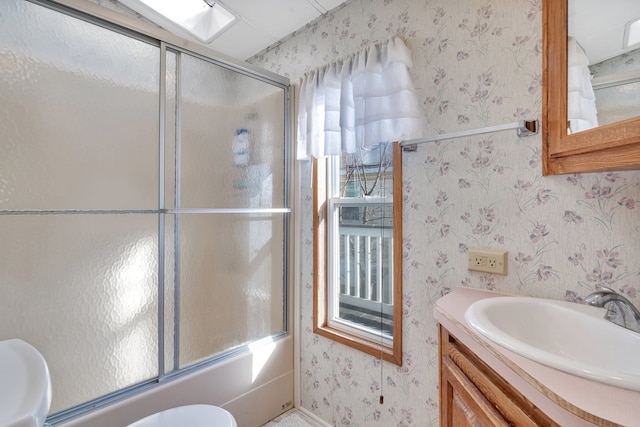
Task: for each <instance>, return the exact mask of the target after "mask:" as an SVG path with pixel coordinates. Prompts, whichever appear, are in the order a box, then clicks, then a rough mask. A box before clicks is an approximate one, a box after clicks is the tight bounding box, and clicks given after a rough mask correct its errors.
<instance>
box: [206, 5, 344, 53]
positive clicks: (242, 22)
mask: <svg viewBox="0 0 640 427" xmlns="http://www.w3.org/2000/svg"><path fill="white" fill-rule="evenodd" d="M344 1H345V0H219V3H220V4H222V5H223V6H224V7H225V8H226V9H227V10H229V11H230V12H232V13H234V14H235V15H237V16H238V17H239V18H240V19H239V20H238V22H237V23H236V24H234V25H233V26H232V27H231V28H229V29H228V30H227V31H225V32H224V33H222V34H221V35H220V36H219V37H218V38H216V39H215V40H214V41H213V42H212V43H211V44H210V47H211V48H212V49H213V50H216V51H218V52H220V53H224V54H225V55H229V56H231V57H234V58H236V59H239V60H245V59H248V58H250V57H252V56H253V55H255V54H257V53H259V52H261V51H262V50H264V49H266V48H267V47H269V46H271V45H272V44H274V43H275V42H277V41H279V40H281V39H283V38H284V37H286V36H288V35H289V34H291V33H293V32H294V31H296V30H298V29H300V28H302V27H304V26H305V25H306V24H307V23H309V22H311V21H313V20H315V19H317V18H318V17H320V16H321V15H324V14H326V13H327V12H328V11H330V10H331V9H333V8H335V7H337V6H339V5H340V4H341V3H344Z"/></svg>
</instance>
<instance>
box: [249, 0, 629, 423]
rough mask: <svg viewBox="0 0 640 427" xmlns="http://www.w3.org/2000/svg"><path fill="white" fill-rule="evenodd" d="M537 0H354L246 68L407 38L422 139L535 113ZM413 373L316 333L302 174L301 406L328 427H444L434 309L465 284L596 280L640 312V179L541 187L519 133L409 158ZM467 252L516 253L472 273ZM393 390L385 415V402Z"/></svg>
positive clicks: (562, 293) (529, 285)
mask: <svg viewBox="0 0 640 427" xmlns="http://www.w3.org/2000/svg"><path fill="white" fill-rule="evenodd" d="M541 23H542V18H541V1H540V0H484V1H482V2H470V1H465V0H412V1H408V0H404V1H403V0H352V1H350V2H348V3H347V4H346V6H344V7H341V8H338V9H336V10H335V11H333V12H331V13H329V14H328V15H327V16H326V17H325V18H324V19H322V20H320V21H317V22H315V23H313V24H311V25H309V26H307V27H305V28H303V29H301V30H300V31H298V32H297V33H295V34H293V36H292V37H290V38H288V39H286V40H285V41H284V42H283V43H281V44H280V45H279V46H276V47H273V48H271V49H270V50H268V51H266V52H263V53H262V54H260V55H259V56H257V57H255V58H253V60H252V62H253V63H254V64H255V65H259V66H263V67H265V68H267V69H269V70H271V71H275V72H277V73H280V74H283V75H286V76H288V77H291V78H297V77H299V76H301V75H302V74H303V73H304V72H305V71H306V70H309V69H312V68H314V67H318V66H320V65H322V64H325V63H327V62H330V61H331V60H333V59H336V58H339V57H342V56H345V55H349V54H351V53H353V52H354V51H357V50H358V49H360V48H362V47H364V46H367V45H368V44H369V43H372V42H375V41H379V40H385V39H387V38H388V37H390V36H392V35H394V34H399V35H401V36H402V37H403V38H404V39H405V41H406V42H407V44H408V45H409V47H410V49H411V50H412V52H413V60H414V66H413V68H412V75H413V77H414V83H415V85H416V88H417V91H418V94H419V97H420V99H421V100H422V103H423V107H424V117H425V122H426V124H427V128H428V133H429V134H436V133H440V132H452V131H456V130H461V129H472V128H476V127H482V126H488V125H496V124H502V123H509V122H513V121H516V120H519V119H531V118H540V117H541V99H542V97H541V91H542V65H541V64H542V58H541V49H542V41H541ZM403 162H404V164H403V166H404V192H405V194H404V218H403V228H404V231H405V235H404V265H403V271H404V292H405V293H404V298H403V304H404V336H403V343H404V364H403V366H402V367H396V366H393V365H389V364H386V363H383V364H382V365H381V364H380V363H379V362H378V361H377V360H376V359H375V358H372V357H370V356H367V355H364V354H361V353H359V352H357V351H354V350H352V349H350V348H347V347H344V346H342V345H340V344H337V343H334V342H331V341H328V340H326V339H325V338H322V337H319V336H317V335H314V334H313V333H312V318H311V313H312V288H311V285H312V276H313V271H312V264H311V260H312V230H311V225H312V223H311V209H310V206H311V197H312V190H311V184H310V182H311V181H310V176H311V168H310V164H309V163H304V164H302V173H301V174H300V182H299V183H297V184H296V186H295V187H296V188H300V189H301V194H300V197H301V199H302V201H303V203H302V204H301V205H302V208H301V212H298V214H299V215H302V224H303V227H302V230H300V233H301V234H300V239H301V242H302V253H301V254H298V255H299V257H300V260H301V264H302V268H301V270H302V272H301V277H300V278H299V282H298V283H297V284H296V285H297V286H298V288H299V289H300V291H301V296H300V298H301V304H302V307H301V310H300V312H301V317H300V319H296V320H299V321H300V322H301V326H300V329H301V330H302V336H301V356H300V357H301V378H300V380H301V400H302V406H303V407H304V408H306V409H308V410H310V411H311V412H313V413H314V414H316V415H318V416H319V417H321V418H323V419H324V420H326V421H327V422H329V423H331V424H334V425H350V426H375V425H379V426H407V425H419V426H425V425H437V424H438V404H437V402H438V391H437V381H438V372H437V334H436V323H435V321H434V320H433V316H432V305H433V303H434V302H435V301H436V300H437V299H438V298H439V297H440V296H441V295H443V294H445V293H447V292H448V291H450V290H451V289H452V288H455V287H458V286H471V287H475V288H484V289H492V290H496V291H500V292H508V293H514V294H525V295H533V296H538V297H547V298H554V299H566V300H573V301H577V302H580V300H581V299H582V298H584V297H585V296H586V295H587V294H588V293H589V292H591V291H592V290H593V289H594V286H595V285H596V284H597V283H604V284H607V285H610V286H612V287H613V288H615V289H617V290H619V291H621V292H623V293H624V294H625V295H626V296H627V297H629V298H631V299H632V300H633V301H634V302H636V303H639V304H640V298H638V296H637V292H638V289H640V278H639V277H638V276H639V271H640V264H639V263H638V258H639V255H640V221H639V219H638V218H639V217H638V215H639V212H638V210H639V209H640V208H639V207H638V203H639V202H640V173H639V172H635V171H633V172H624V173H608V174H584V175H568V176H555V177H542V176H541V137H540V136H535V137H529V138H526V139H522V140H519V139H518V137H517V136H516V135H515V131H513V132H512V131H508V132H501V133H495V134H488V135H484V136H476V137H469V138H462V139H457V140H451V141H443V142H441V143H437V144H430V145H426V146H421V147H420V148H419V149H418V152H417V153H405V155H404V160H403ZM468 247H491V248H496V249H498V248H499V249H504V250H507V251H509V263H510V265H509V275H508V276H507V277H503V276H493V275H485V274H476V273H470V272H469V271H467V269H466V256H465V252H466V250H467V248H468ZM381 393H382V394H384V397H385V399H384V404H382V405H381V404H379V403H378V398H379V395H380V394H381Z"/></svg>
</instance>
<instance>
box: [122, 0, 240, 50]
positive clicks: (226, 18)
mask: <svg viewBox="0 0 640 427" xmlns="http://www.w3.org/2000/svg"><path fill="white" fill-rule="evenodd" d="M119 1H120V2H121V3H122V4H124V5H125V6H128V7H129V8H131V9H133V10H135V11H136V12H138V13H139V14H141V15H142V16H144V17H145V18H148V19H149V20H151V21H153V22H155V23H156V24H158V25H160V26H161V27H163V28H165V29H166V30H169V31H171V32H173V33H177V34H179V35H182V34H183V33H186V34H188V35H189V36H191V37H193V38H195V39H196V40H199V41H201V42H203V43H207V44H208V43H211V42H212V41H213V40H214V39H215V38H216V37H217V36H218V35H220V34H221V33H222V32H223V31H224V30H226V29H227V28H228V27H230V26H231V25H232V24H233V23H234V21H235V20H236V17H235V15H234V14H233V13H231V12H229V11H228V10H226V9H225V8H224V7H222V5H220V3H216V2H215V1H213V0H179V1H178V0H119Z"/></svg>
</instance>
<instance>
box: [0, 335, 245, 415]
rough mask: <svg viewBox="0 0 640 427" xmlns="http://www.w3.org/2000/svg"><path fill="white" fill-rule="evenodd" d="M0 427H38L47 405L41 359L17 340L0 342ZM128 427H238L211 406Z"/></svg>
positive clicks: (174, 411)
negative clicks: (0, 379)
mask: <svg viewBox="0 0 640 427" xmlns="http://www.w3.org/2000/svg"><path fill="white" fill-rule="evenodd" d="M0 378H2V381H0V426H8V427H25V426H28V427H42V426H44V425H45V419H46V417H47V412H49V406H50V405H51V377H50V375H49V369H48V367H47V362H46V361H45V360H44V357H42V355H41V354H40V353H39V352H38V350H36V348H35V347H33V346H32V345H30V344H28V343H26V342H24V341H22V340H19V339H10V340H4V341H0ZM128 427H238V424H236V420H235V419H234V418H233V416H232V415H231V414H230V413H229V412H228V411H226V410H224V409H222V408H219V407H217V406H213V405H186V406H178V407H176V408H171V409H167V410H165V411H161V412H158V413H155V414H152V415H149V416H148V417H145V418H143V419H141V420H139V421H136V422H134V423H133V424H129V426H128Z"/></svg>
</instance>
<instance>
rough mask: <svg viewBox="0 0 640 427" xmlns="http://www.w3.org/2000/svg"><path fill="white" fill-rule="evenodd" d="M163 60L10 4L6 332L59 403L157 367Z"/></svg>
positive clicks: (0, 245) (2, 8)
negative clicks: (28, 352)
mask: <svg viewBox="0 0 640 427" xmlns="http://www.w3.org/2000/svg"><path fill="white" fill-rule="evenodd" d="M159 57H160V55H159V48H158V47H157V46H153V45H150V44H148V43H145V42H142V41H140V40H136V39H133V38H131V37H128V36H124V35H122V34H118V33H115V32H113V31H110V30H108V29H105V28H101V27H98V26H96V25H93V24H90V23H87V22H84V21H81V20H79V19H76V18H73V17H70V16H67V15H64V14H61V13H59V12H56V11H54V10H50V9H47V8H44V7H42V6H39V5H35V4H32V3H29V2H26V1H24V0H2V1H0V64H2V66H0V99H1V100H2V102H0V153H2V154H1V155H0V236H1V238H0V340H1V339H8V338H20V339H23V340H25V341H28V342H30V343H31V344H32V345H34V346H35V347H36V348H38V349H39V350H40V351H41V352H42V353H43V355H44V357H45V358H46V360H47V362H48V364H49V369H50V372H51V376H52V384H53V401H52V406H51V410H52V412H57V411H60V410H64V409H67V408H70V407H73V406H75V405H79V404H82V403H84V402H87V401H89V400H92V399H96V398H98V397H100V396H104V395H106V394H109V393H112V392H114V391H117V390H121V389H124V388H127V387H130V386H132V385H134V384H138V383H140V382H143V381H147V380H149V379H152V378H154V377H157V375H158V356H157V352H158V332H157V331H158V275H157V270H158V265H157V263H158V215H157V208H158V170H159V166H158V134H159V132H158V127H159V121H158V110H159V101H158V99H159V93H158V87H159V84H158V81H159V80H158V79H159V71H158V70H159V63H160V61H159ZM0 381H2V379H0Z"/></svg>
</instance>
